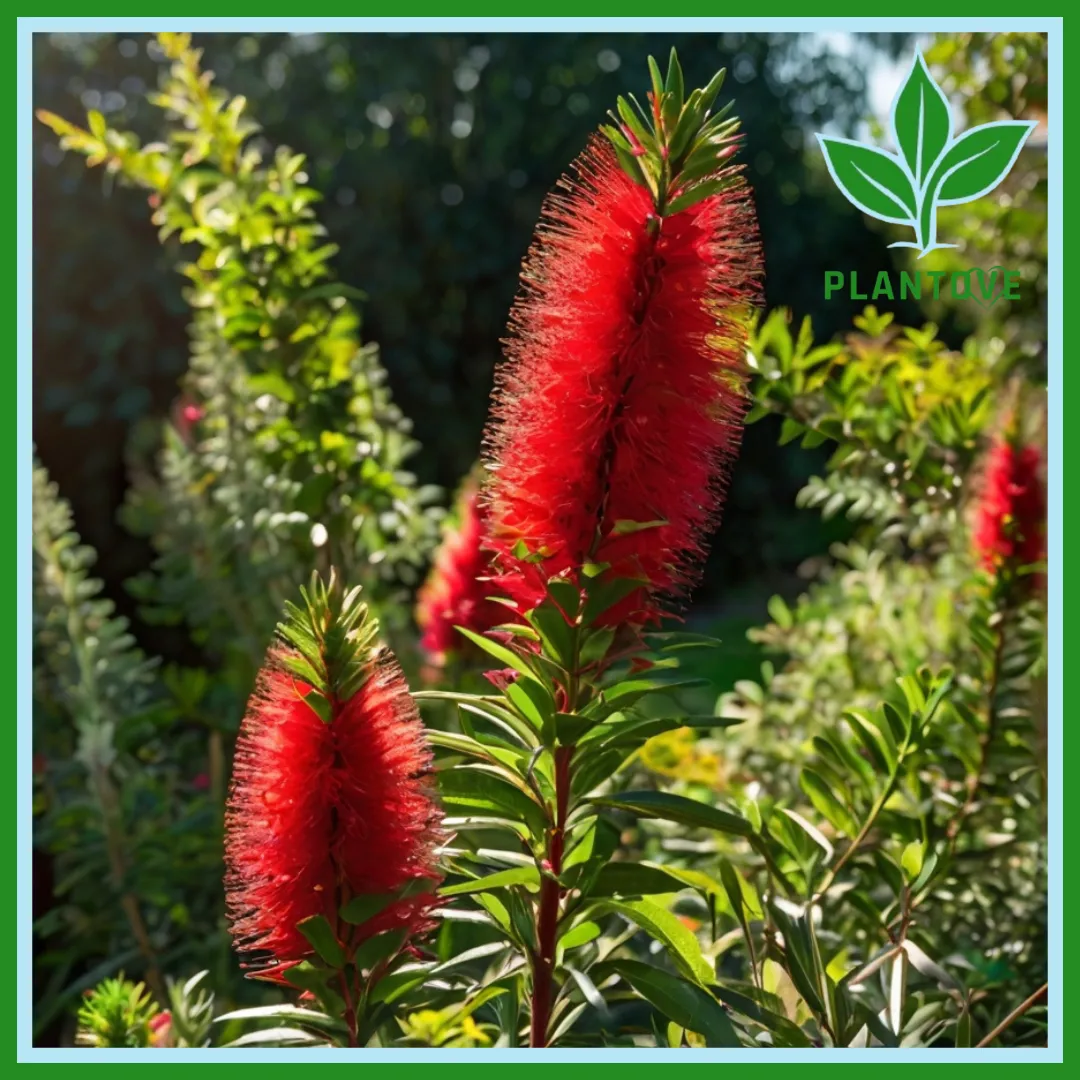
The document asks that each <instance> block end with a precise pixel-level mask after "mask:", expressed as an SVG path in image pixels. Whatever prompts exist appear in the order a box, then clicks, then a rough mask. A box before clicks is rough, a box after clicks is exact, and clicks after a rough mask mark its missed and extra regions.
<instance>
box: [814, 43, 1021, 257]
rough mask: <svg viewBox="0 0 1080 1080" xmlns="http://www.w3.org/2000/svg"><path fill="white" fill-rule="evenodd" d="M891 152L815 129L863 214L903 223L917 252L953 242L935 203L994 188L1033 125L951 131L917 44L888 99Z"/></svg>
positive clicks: (1005, 123) (1006, 123)
mask: <svg viewBox="0 0 1080 1080" xmlns="http://www.w3.org/2000/svg"><path fill="white" fill-rule="evenodd" d="M890 126H891V128H892V139H893V142H894V144H895V145H896V153H890V152H889V151H887V150H882V149H880V148H879V147H876V146H866V145H864V144H863V143H859V142H855V141H854V140H852V139H838V138H834V137H832V136H829V135H821V134H819V135H818V136H817V140H818V143H819V144H820V146H821V151H822V153H823V154H824V155H825V164H826V165H828V167H829V174H830V175H831V176H832V178H833V180H834V181H835V183H836V186H837V187H838V188H839V189H840V190H841V191H842V192H843V194H844V196H845V197H846V198H847V199H848V201H849V202H851V203H852V204H853V205H855V206H857V207H858V208H859V209H860V210H861V211H862V212H863V213H864V214H869V215H870V217H873V218H877V219H878V220H879V221H887V222H889V223H890V224H893V225H907V226H909V227H910V228H912V229H913V230H914V231H915V241H914V242H912V241H910V240H905V241H898V242H897V243H895V244H890V245H889V246H890V247H909V248H915V249H916V250H917V251H918V252H919V258H922V257H923V256H924V255H926V254H927V253H928V252H931V251H934V250H936V249H938V248H946V247H955V246H956V245H955V244H939V243H938V242H937V208H938V207H939V206H956V205H959V204H961V203H966V202H971V201H972V200H973V199H978V198H981V197H982V196H983V195H986V194H988V193H989V192H991V191H993V190H994V188H996V187H997V186H998V184H1000V183H1001V181H1002V180H1004V179H1005V177H1006V176H1008V174H1009V170H1010V169H1011V168H1012V167H1013V164H1014V162H1015V161H1016V158H1017V155H1018V154H1019V153H1020V149H1021V147H1022V146H1023V145H1024V143H1025V142H1026V141H1027V138H1028V136H1029V135H1030V134H1031V132H1032V131H1033V130H1034V128H1035V123H1034V122H1033V121H1028V120H1002V121H997V122H995V123H992V124H981V125H980V126H978V127H973V128H969V129H968V130H967V131H965V132H964V133H963V134H962V135H960V136H958V137H954V136H953V124H952V113H951V112H950V110H949V102H948V99H947V98H946V97H945V95H944V93H942V90H941V87H939V86H938V84H937V83H936V82H934V79H933V77H932V76H931V74H930V71H929V69H928V68H927V66H926V61H925V60H924V59H923V56H922V54H921V53H920V52H918V51H916V53H915V58H914V60H913V61H912V64H911V70H910V71H909V72H908V76H907V79H906V80H905V81H904V84H903V86H901V87H900V91H899V93H898V94H897V95H896V99H895V100H894V101H893V106H892V117H891V125H890Z"/></svg>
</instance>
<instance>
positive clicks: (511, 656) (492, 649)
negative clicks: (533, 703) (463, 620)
mask: <svg viewBox="0 0 1080 1080" xmlns="http://www.w3.org/2000/svg"><path fill="white" fill-rule="evenodd" d="M454 629H455V630H457V631H458V633H460V634H463V635H464V636H465V637H467V638H468V639H469V640H470V641H471V642H472V643H473V644H474V645H478V646H479V647H480V648H481V649H483V650H484V652H486V653H487V654H488V655H489V656H494V657H495V659H496V660H498V661H499V662H500V663H502V664H504V665H505V666H506V667H509V668H513V669H514V670H515V671H518V672H520V673H521V674H522V675H524V676H525V678H527V679H532V680H533V681H539V680H537V678H536V672H534V671H533V669H532V668H531V667H529V665H528V663H527V662H526V660H525V659H524V658H523V657H522V656H520V655H519V654H518V653H516V652H514V651H513V650H511V649H508V648H507V647H506V646H505V645H500V644H499V643H498V642H497V641H492V640H490V638H486V637H484V636H483V635H482V634H476V633H473V631H472V630H468V629H466V628H465V627H464V626H455V627H454Z"/></svg>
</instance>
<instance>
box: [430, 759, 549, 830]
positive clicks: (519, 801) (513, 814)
mask: <svg viewBox="0 0 1080 1080" xmlns="http://www.w3.org/2000/svg"><path fill="white" fill-rule="evenodd" d="M437 778H438V783H439V792H440V795H441V797H442V803H443V805H444V806H445V807H447V808H448V809H451V808H453V809H457V808H460V809H462V810H465V811H481V812H483V811H488V812H491V811H494V816H495V817H509V818H511V819H512V820H516V821H521V822H524V823H526V824H528V825H529V826H530V828H531V829H532V831H533V833H534V834H536V835H539V834H541V833H543V831H544V830H545V829H546V828H547V817H546V815H545V814H544V811H543V810H542V809H541V807H540V806H539V805H538V804H537V803H536V802H535V801H534V800H533V799H531V798H530V797H529V796H528V795H526V794H525V793H524V792H523V791H522V790H521V789H520V788H518V787H516V786H514V785H511V784H509V783H506V782H505V781H502V780H499V779H498V778H496V777H495V776H493V775H492V774H491V773H486V772H481V771H479V770H478V769H475V768H471V767H468V766H462V767H458V768H454V769H449V770H446V771H444V772H440V773H438V774H437Z"/></svg>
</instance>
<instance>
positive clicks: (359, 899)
mask: <svg viewBox="0 0 1080 1080" xmlns="http://www.w3.org/2000/svg"><path fill="white" fill-rule="evenodd" d="M396 899H397V897H396V896H394V895H393V893H369V894H368V895H366V896H354V897H353V898H352V899H351V900H350V901H349V902H348V903H346V904H343V905H342V908H341V912H340V914H341V918H342V920H343V921H344V922H347V923H351V924H352V925H353V926H360V925H362V924H363V923H366V922H367V921H368V919H371V918H374V916H376V915H378V914H379V912H380V911H384V910H385V909H386V908H388V907H389V906H390V905H391V904H392V903H393V902H394V901H395V900H396Z"/></svg>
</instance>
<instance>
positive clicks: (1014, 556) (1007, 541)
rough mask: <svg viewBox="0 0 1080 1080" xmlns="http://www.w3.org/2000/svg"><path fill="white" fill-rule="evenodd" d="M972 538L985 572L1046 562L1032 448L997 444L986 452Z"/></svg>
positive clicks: (1041, 495)
mask: <svg viewBox="0 0 1080 1080" xmlns="http://www.w3.org/2000/svg"><path fill="white" fill-rule="evenodd" d="M972 539H973V542H974V547H975V551H976V554H977V555H978V557H979V559H980V561H981V562H982V564H983V565H984V566H985V567H986V569H987V570H991V571H995V570H997V568H998V567H1000V566H1001V564H1002V563H1003V562H1006V561H1010V560H1012V561H1015V563H1016V564H1017V566H1030V565H1031V564H1033V563H1038V562H1041V561H1042V560H1043V559H1044V558H1045V557H1046V489H1045V487H1044V484H1043V479H1042V454H1041V453H1040V452H1039V450H1038V448H1037V447H1035V446H1031V445H1027V446H1016V445H1014V444H1013V443H1012V442H1010V441H1008V440H1006V439H999V440H998V441H997V442H995V443H994V445H993V446H992V447H991V448H990V451H989V453H988V455H987V458H986V463H985V466H984V472H983V478H982V491H981V493H980V496H979V501H978V505H977V507H976V512H975V522H974V528H973V530H972Z"/></svg>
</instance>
